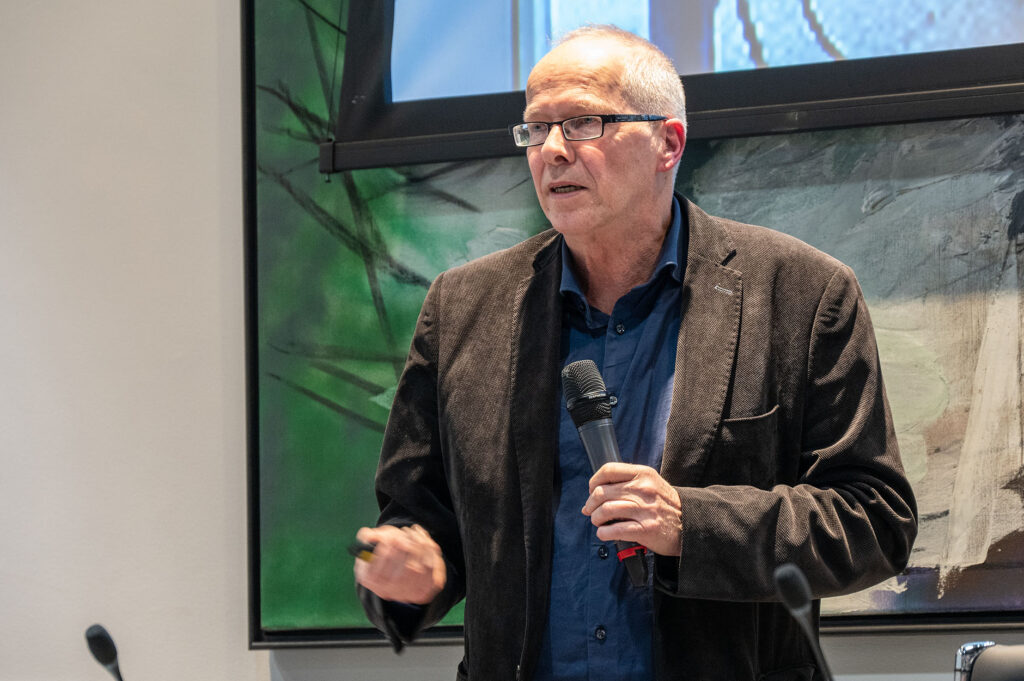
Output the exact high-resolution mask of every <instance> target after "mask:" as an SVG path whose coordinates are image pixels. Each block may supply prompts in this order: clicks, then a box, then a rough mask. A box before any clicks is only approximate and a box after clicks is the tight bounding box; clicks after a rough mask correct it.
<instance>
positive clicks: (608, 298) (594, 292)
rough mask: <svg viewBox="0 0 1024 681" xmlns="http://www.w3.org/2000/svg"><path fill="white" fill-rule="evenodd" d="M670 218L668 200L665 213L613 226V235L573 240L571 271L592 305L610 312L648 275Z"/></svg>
mask: <svg viewBox="0 0 1024 681" xmlns="http://www.w3.org/2000/svg"><path fill="white" fill-rule="evenodd" d="M671 220H672V210H671V203H669V206H668V209H667V210H666V211H665V212H664V215H661V216H658V217H657V218H656V219H655V220H649V221H647V222H645V223H637V222H633V223H631V224H629V225H621V226H616V227H617V229H615V230H614V236H613V237H609V236H608V235H607V234H605V235H603V237H602V238H598V239H591V240H589V241H583V242H582V243H579V242H576V243H573V242H571V241H569V240H568V239H567V240H566V245H567V246H568V247H569V250H570V251H571V252H572V256H573V263H572V267H573V272H574V273H575V274H576V278H577V280H578V281H579V283H580V286H581V288H582V289H583V294H584V296H586V298H587V302H588V303H590V305H591V307H596V308H597V309H598V310H601V311H602V312H604V313H606V314H611V312H612V309H613V308H614V307H615V303H616V302H617V301H618V300H619V298H621V297H622V296H624V295H626V294H627V293H629V291H630V290H631V289H633V288H635V287H636V286H640V285H641V284H644V283H646V282H647V280H648V279H650V278H651V274H653V272H654V268H655V266H657V264H658V256H659V255H660V254H661V248H662V244H663V243H664V241H665V235H666V234H668V229H669V226H670V224H671Z"/></svg>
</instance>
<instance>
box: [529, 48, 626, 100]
mask: <svg viewBox="0 0 1024 681" xmlns="http://www.w3.org/2000/svg"><path fill="white" fill-rule="evenodd" d="M619 47H620V46H618V45H615V44H614V43H609V41H607V40H591V39H578V40H574V41H570V42H568V43H563V44H562V45H559V46H558V47H556V48H555V49H553V50H552V51H551V52H549V53H548V54H546V55H545V56H544V57H543V58H542V59H541V60H540V61H539V62H537V65H536V66H535V67H534V68H533V71H531V72H530V77H529V79H528V80H527V83H526V111H525V112H524V113H525V114H526V115H531V116H532V115H534V114H535V113H541V112H543V111H546V110H549V109H552V108H557V109H558V110H559V111H561V110H563V109H572V107H576V108H577V110H578V111H579V112H580V113H588V112H589V113H610V112H597V111H594V110H593V108H592V107H594V106H602V105H604V106H609V105H613V106H614V105H616V104H617V103H619V102H620V101H621V100H622V96H621V93H620V92H619V82H620V78H621V74H622V63H623V62H622V56H623V55H622V51H621V49H618V48H619ZM587 107H590V109H589V110H588V111H584V110H583V109H586V108H587ZM567 115H568V114H567Z"/></svg>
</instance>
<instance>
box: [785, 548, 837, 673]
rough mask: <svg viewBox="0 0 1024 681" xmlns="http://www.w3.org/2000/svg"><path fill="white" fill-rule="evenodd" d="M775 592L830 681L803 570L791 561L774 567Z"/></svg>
mask: <svg viewBox="0 0 1024 681" xmlns="http://www.w3.org/2000/svg"><path fill="white" fill-rule="evenodd" d="M775 593H776V594H778V596H779V599H781V600H782V602H783V603H784V604H785V606H786V609H787V610H789V614H790V615H792V616H793V619H795V620H796V621H797V624H799V625H800V628H801V629H802V630H803V632H804V637H806V638H807V641H808V642H809V643H810V644H811V650H813V651H814V657H815V659H816V660H817V661H818V668H819V669H820V670H821V673H822V674H823V675H824V677H825V681H832V672H831V671H830V670H829V668H828V664H826V663H825V655H824V654H823V653H822V652H821V645H819V644H818V636H817V632H815V631H814V627H813V626H812V625H811V587H810V585H809V584H808V583H807V577H805V576H804V573H803V570H801V569H800V568H798V567H797V566H796V565H794V564H793V563H783V564H782V565H780V566H779V567H777V568H775Z"/></svg>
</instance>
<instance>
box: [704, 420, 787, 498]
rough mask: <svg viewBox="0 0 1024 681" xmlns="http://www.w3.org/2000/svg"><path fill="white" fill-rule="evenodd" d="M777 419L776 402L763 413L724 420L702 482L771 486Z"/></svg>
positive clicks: (776, 442) (763, 487)
mask: <svg viewBox="0 0 1024 681" xmlns="http://www.w3.org/2000/svg"><path fill="white" fill-rule="evenodd" d="M778 420H779V407H778V405H775V406H774V407H773V408H772V410H771V411H769V412H766V413H764V414H758V415H756V416H744V417H741V418H733V419H723V420H722V427H721V429H720V430H719V432H718V438H717V440H716V442H715V446H714V447H712V449H711V459H710V460H709V461H708V465H707V468H706V469H705V480H704V482H705V484H707V485H752V486H754V487H759V488H761V489H770V488H771V487H772V486H773V485H774V484H775V464H776V458H777V456H778V444H779V429H778Z"/></svg>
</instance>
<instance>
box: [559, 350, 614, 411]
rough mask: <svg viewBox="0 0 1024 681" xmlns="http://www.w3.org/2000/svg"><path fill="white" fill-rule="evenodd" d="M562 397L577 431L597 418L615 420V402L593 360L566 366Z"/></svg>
mask: <svg viewBox="0 0 1024 681" xmlns="http://www.w3.org/2000/svg"><path fill="white" fill-rule="evenodd" d="M562 394H563V396H564V397H565V407H566V409H568V410H569V415H570V416H571V417H572V422H573V423H575V424H576V427H577V428H579V427H580V426H582V425H583V424H585V423H590V422H591V421H596V420H597V419H610V418H611V417H612V403H611V400H610V399H609V398H608V392H607V388H606V387H605V385H604V379H603V378H601V372H600V371H599V370H598V368H597V365H596V364H594V361H593V360H590V359H581V360H579V361H578V362H572V363H570V364H566V365H565V368H564V369H562ZM588 397H589V399H588Z"/></svg>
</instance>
